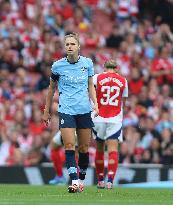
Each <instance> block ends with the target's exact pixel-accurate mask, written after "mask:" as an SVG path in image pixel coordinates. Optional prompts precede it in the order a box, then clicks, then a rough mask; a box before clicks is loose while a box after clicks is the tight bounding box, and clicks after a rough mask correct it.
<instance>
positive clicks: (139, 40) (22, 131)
mask: <svg viewBox="0 0 173 205" xmlns="http://www.w3.org/2000/svg"><path fill="white" fill-rule="evenodd" d="M172 11H173V1H172V0H152V1H151V0H0V165H7V166H12V165H24V166H31V165H37V164H40V163H43V162H50V161H51V159H50V146H49V143H50V141H51V139H52V138H53V136H54V135H55V134H56V132H57V130H58V115H57V112H56V108H57V96H55V98H54V102H53V106H52V119H51V123H50V126H49V127H45V125H44V124H43V123H42V120H41V118H42V112H43V109H44V103H45V94H46V92H47V87H48V85H49V77H50V67H51V65H52V62H53V61H55V60H58V59H59V58H61V57H63V56H64V50H63V40H64V39H63V38H64V35H65V34H67V33H70V32H78V33H79V34H80V42H81V55H85V56H88V57H91V58H92V60H93V62H94V68H95V73H100V72H102V71H103V64H104V62H105V60H108V59H110V58H113V59H116V60H117V62H118V65H119V70H120V73H122V74H123V75H124V76H126V78H127V80H128V83H129V98H128V104H127V106H126V108H125V110H124V122H123V126H124V138H125V141H124V142H123V143H121V145H120V154H119V160H120V163H123V164H129V163H154V164H158V163H161V164H173V12H172ZM94 153H95V148H94V141H92V142H91V147H90V165H91V166H93V165H94Z"/></svg>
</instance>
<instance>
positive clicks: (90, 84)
mask: <svg viewBox="0 0 173 205" xmlns="http://www.w3.org/2000/svg"><path fill="white" fill-rule="evenodd" d="M88 92H89V97H90V98H91V100H92V101H93V103H94V108H93V109H94V111H95V116H97V115H98V113H99V109H98V104H97V98H96V90H95V87H94V83H93V78H92V77H89V80H88Z"/></svg>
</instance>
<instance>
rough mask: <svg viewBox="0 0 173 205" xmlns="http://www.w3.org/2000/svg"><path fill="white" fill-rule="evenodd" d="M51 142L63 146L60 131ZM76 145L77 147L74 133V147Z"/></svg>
mask: <svg viewBox="0 0 173 205" xmlns="http://www.w3.org/2000/svg"><path fill="white" fill-rule="evenodd" d="M53 142H54V143H55V144H56V145H59V146H63V142H62V137H61V131H60V130H59V131H58V132H57V133H56V135H55V136H54V137H53ZM77 145H78V143H77V135H76V132H75V146H77Z"/></svg>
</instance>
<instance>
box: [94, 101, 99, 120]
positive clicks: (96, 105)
mask: <svg viewBox="0 0 173 205" xmlns="http://www.w3.org/2000/svg"><path fill="white" fill-rule="evenodd" d="M93 113H94V117H97V116H98V114H99V108H98V104H97V103H95V104H94V106H93Z"/></svg>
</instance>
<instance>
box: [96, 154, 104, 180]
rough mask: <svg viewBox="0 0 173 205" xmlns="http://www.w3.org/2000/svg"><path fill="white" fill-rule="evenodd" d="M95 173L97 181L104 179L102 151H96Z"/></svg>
mask: <svg viewBox="0 0 173 205" xmlns="http://www.w3.org/2000/svg"><path fill="white" fill-rule="evenodd" d="M95 166H96V175H97V179H98V181H103V180H104V152H99V151H96V158H95Z"/></svg>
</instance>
